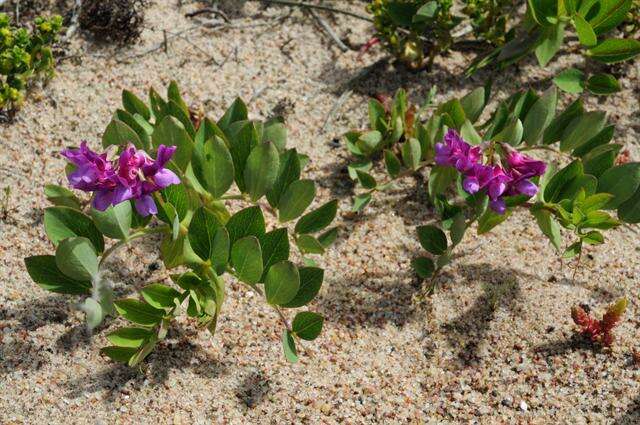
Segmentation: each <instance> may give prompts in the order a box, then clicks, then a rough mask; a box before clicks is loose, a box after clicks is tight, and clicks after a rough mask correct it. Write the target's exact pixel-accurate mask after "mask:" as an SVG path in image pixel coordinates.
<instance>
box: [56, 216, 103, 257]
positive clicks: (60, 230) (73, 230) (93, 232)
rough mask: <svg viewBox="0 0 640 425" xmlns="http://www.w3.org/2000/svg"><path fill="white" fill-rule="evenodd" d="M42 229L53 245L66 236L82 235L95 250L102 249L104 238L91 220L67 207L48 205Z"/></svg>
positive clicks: (99, 250) (100, 250)
mask: <svg viewBox="0 0 640 425" xmlns="http://www.w3.org/2000/svg"><path fill="white" fill-rule="evenodd" d="M44 230H45V232H46V233H47V236H48V237H49V239H50V240H51V242H52V243H53V244H54V245H56V246H57V245H58V244H59V243H60V242H61V241H62V240H64V239H66V238H73V237H77V236H83V237H85V238H87V239H89V240H90V241H91V243H92V244H93V247H94V248H95V250H96V251H97V252H102V251H103V250H104V239H103V237H102V235H101V234H100V232H99V231H98V229H97V228H96V226H95V225H94V224H93V221H91V219H90V218H89V217H88V216H86V215H85V214H83V213H81V212H80V211H78V210H74V209H73V208H69V207H49V208H45V210H44Z"/></svg>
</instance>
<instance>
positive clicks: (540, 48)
mask: <svg viewBox="0 0 640 425" xmlns="http://www.w3.org/2000/svg"><path fill="white" fill-rule="evenodd" d="M539 40H540V41H539V44H538V45H537V46H536V48H535V53H536V58H537V59H538V63H539V64H540V66H541V67H545V66H547V64H548V63H549V61H550V60H551V59H553V57H554V56H555V55H556V53H557V52H558V50H559V49H560V46H562V41H563V40H564V24H563V23H559V24H557V25H553V26H546V27H544V28H543V29H542V33H541V35H540V39H539Z"/></svg>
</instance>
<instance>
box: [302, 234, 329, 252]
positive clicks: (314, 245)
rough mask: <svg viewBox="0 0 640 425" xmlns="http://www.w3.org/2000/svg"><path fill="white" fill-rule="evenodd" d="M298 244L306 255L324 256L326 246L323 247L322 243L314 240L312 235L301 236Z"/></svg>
mask: <svg viewBox="0 0 640 425" xmlns="http://www.w3.org/2000/svg"><path fill="white" fill-rule="evenodd" d="M296 243H297V245H298V248H300V250H301V251H302V252H304V253H309V254H323V253H324V246H322V244H321V243H320V241H318V240H317V239H316V238H314V237H313V236H311V235H305V234H303V235H299V236H298V238H297V240H296Z"/></svg>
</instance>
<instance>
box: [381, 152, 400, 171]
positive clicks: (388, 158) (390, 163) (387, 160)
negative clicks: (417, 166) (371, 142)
mask: <svg viewBox="0 0 640 425" xmlns="http://www.w3.org/2000/svg"><path fill="white" fill-rule="evenodd" d="M384 164H385V166H386V168H387V172H388V173H389V175H390V176H391V177H393V178H395V177H396V176H397V175H398V174H400V168H401V167H402V164H400V160H399V159H398V157H397V156H396V154H394V153H393V152H392V151H391V150H389V149H385V151H384Z"/></svg>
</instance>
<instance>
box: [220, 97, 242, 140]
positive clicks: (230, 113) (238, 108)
mask: <svg viewBox="0 0 640 425" xmlns="http://www.w3.org/2000/svg"><path fill="white" fill-rule="evenodd" d="M248 114H249V113H248V111H247V106H246V105H245V104H244V102H243V101H242V99H240V98H236V100H235V101H234V102H233V103H232V104H231V106H230V107H229V109H227V110H226V112H225V113H224V115H223V116H222V118H220V121H218V126H219V127H220V128H221V129H222V131H224V132H225V133H227V132H228V129H229V126H230V125H231V124H232V123H234V122H236V121H244V120H246V119H247V117H248Z"/></svg>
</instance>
